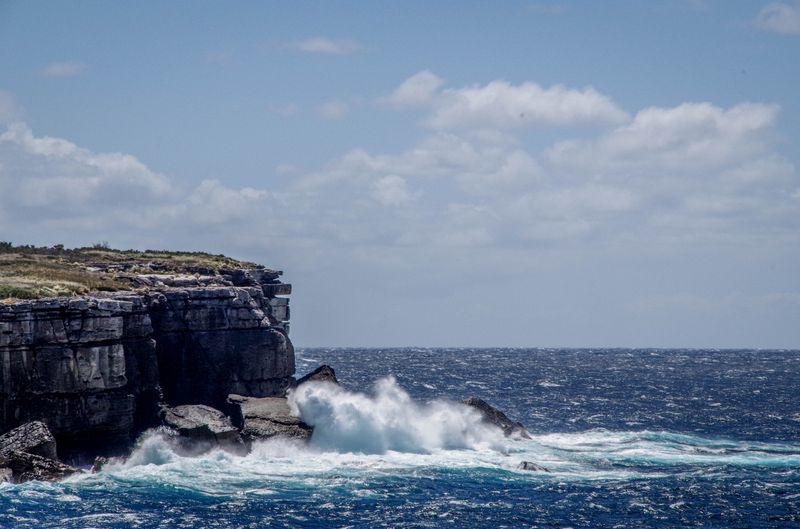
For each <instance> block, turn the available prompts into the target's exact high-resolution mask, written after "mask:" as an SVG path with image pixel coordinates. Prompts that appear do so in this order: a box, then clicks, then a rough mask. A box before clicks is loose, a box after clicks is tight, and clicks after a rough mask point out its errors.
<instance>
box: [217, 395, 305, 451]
mask: <svg viewBox="0 0 800 529" xmlns="http://www.w3.org/2000/svg"><path fill="white" fill-rule="evenodd" d="M228 402H229V403H230V404H231V405H232V406H233V407H237V408H239V412H238V416H240V417H241V424H242V437H244V439H245V440H246V441H248V442H252V441H257V440H263V439H269V438H271V437H286V438H291V439H301V440H308V439H309V438H310V437H311V433H312V428H311V427H310V426H309V425H307V424H306V423H304V422H303V421H301V420H300V418H299V417H297V416H296V415H293V414H292V411H291V409H290V408H289V403H288V401H287V400H286V399H285V398H283V397H264V398H248V397H242V396H241V395H230V396H229V397H228Z"/></svg>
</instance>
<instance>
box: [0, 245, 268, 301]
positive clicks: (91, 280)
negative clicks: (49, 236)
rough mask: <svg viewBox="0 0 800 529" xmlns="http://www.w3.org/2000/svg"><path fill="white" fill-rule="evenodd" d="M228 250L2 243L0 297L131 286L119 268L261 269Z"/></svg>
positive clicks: (165, 270)
mask: <svg viewBox="0 0 800 529" xmlns="http://www.w3.org/2000/svg"><path fill="white" fill-rule="evenodd" d="M257 267H259V265H257V264H255V263H249V262H245V261H237V260H235V259H231V258H230V257H225V256H224V255H212V254H208V253H203V252H171V251H156V250H145V251H136V250H113V249H111V248H108V247H107V245H105V244H97V245H94V246H91V247H85V248H64V246H62V245H60V244H57V245H55V246H51V247H47V246H41V247H37V246H14V245H13V244H11V243H10V242H0V302H4V301H5V302H8V301H14V300H18V299H38V298H48V297H56V296H72V295H77V294H85V293H87V292H92V291H107V292H113V291H118V290H130V289H131V285H130V283H128V282H126V281H124V280H120V279H119V277H118V274H119V273H122V272H124V273H133V274H136V273H146V274H170V273H172V274H183V273H197V271H198V270H201V271H202V273H204V274H208V273H214V272H216V271H218V270H221V269H226V268H257Z"/></svg>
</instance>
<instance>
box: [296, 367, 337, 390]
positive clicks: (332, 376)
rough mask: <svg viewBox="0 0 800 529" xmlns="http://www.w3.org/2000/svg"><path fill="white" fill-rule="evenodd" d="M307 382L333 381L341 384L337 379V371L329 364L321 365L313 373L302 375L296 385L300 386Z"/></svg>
mask: <svg viewBox="0 0 800 529" xmlns="http://www.w3.org/2000/svg"><path fill="white" fill-rule="evenodd" d="M306 382H332V383H334V384H336V385H339V381H338V380H337V379H336V372H335V371H334V370H333V368H332V367H331V366H329V365H321V366H319V367H318V368H316V369H315V370H314V371H312V372H311V373H309V374H307V375H305V376H303V377H301V378H300V380H298V381H297V383H296V384H295V385H294V387H299V386H300V385H302V384H305V383H306Z"/></svg>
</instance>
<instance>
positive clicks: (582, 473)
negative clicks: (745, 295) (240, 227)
mask: <svg viewBox="0 0 800 529" xmlns="http://www.w3.org/2000/svg"><path fill="white" fill-rule="evenodd" d="M320 364H329V365H331V366H333V367H334V368H335V369H336V373H337V376H338V377H339V380H340V382H341V383H342V384H343V386H344V388H345V389H341V390H336V389H331V388H330V387H325V386H321V387H312V388H310V389H308V390H306V391H302V392H298V394H296V395H295V396H294V397H293V404H294V405H295V406H296V407H297V409H299V410H300V411H301V412H302V413H303V417H304V418H305V419H306V420H308V421H309V422H313V423H314V424H315V427H316V430H315V434H314V438H313V439H312V442H311V444H310V445H309V446H301V445H297V444H293V443H291V442H288V441H273V442H265V443H261V444H257V445H256V446H255V447H254V449H253V451H252V452H251V453H250V454H249V455H247V456H236V455H232V454H229V453H226V452H224V451H214V452H210V453H208V454H205V455H203V456H199V457H193V458H192V457H182V456H181V455H179V454H177V453H175V451H173V450H172V448H171V445H170V443H169V442H168V441H167V440H166V439H165V438H164V437H163V436H161V435H160V434H159V433H158V432H151V433H148V434H145V435H144V436H143V437H142V438H141V439H140V440H139V443H138V446H137V448H136V449H135V450H134V452H133V454H132V455H131V457H130V458H129V459H128V460H127V461H125V462H120V463H114V464H111V465H109V466H108V467H106V468H105V469H104V470H103V471H101V472H99V473H97V474H87V475H82V476H78V477H74V478H70V479H69V480H67V481H64V482H58V483H38V482H32V483H25V484H20V485H9V484H3V485H0V527H2V528H6V527H14V528H36V529H39V528H81V529H85V528H123V527H124V528H226V529H228V528H264V527H296V528H301V527H313V528H372V527H376V528H377V527H394V528H399V527H415V528H416V527H433V528H438V527H452V528H492V529H496V528H503V527H509V528H518V527H542V528H562V529H563V528H570V527H571V528H578V527H580V528H638V527H641V528H645V527H646V528H678V527H681V528H683V527H703V528H712V527H713V528H726V529H729V528H800V351H766V350H760V351H752V350H737V351H733V350H722V351H719V350H651V349H642V350H631V349H501V348H496V349H417V348H414V349H298V351H297V372H298V375H302V374H304V373H306V372H308V371H310V370H312V369H313V368H315V367H317V366H318V365H320ZM471 395H475V396H478V397H481V398H483V399H484V400H486V401H488V402H489V403H490V404H492V405H494V406H496V407H498V408H499V409H501V410H503V411H505V412H506V414H507V415H509V416H510V417H511V418H513V419H515V420H519V421H521V422H522V423H523V424H524V425H525V426H526V427H527V428H528V430H529V431H530V432H531V434H532V439H506V438H503V437H502V436H501V435H498V434H497V432H495V431H493V430H491V429H489V428H486V427H485V426H483V425H482V424H480V423H479V422H477V421H476V420H475V417H474V415H473V414H471V413H469V412H467V411H465V408H464V407H462V406H459V405H456V404H454V403H453V401H457V400H461V399H463V398H465V397H468V396H471ZM522 461H530V462H533V463H536V464H538V465H541V466H543V467H545V468H546V469H547V470H549V472H544V471H541V472H530V471H525V470H520V469H518V468H517V467H518V465H519V464H520V463H521V462H522Z"/></svg>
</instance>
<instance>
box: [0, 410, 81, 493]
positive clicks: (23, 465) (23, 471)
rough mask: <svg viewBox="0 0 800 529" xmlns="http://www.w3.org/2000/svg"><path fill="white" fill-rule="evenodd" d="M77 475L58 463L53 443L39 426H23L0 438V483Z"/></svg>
mask: <svg viewBox="0 0 800 529" xmlns="http://www.w3.org/2000/svg"><path fill="white" fill-rule="evenodd" d="M77 472H79V470H78V469H76V468H73V467H71V466H69V465H65V464H63V463H61V462H60V461H58V459H57V455H56V441H55V439H54V438H53V435H52V434H51V433H50V431H49V430H48V429H47V426H45V424H44V423H42V422H38V421H34V422H30V423H26V424H23V425H21V426H18V427H17V428H14V429H13V430H11V431H9V432H7V433H5V434H3V435H2V436H0V482H2V481H11V482H16V483H20V482H23V481H30V480H34V479H37V480H53V479H61V478H64V477H67V476H69V475H72V474H75V473H77Z"/></svg>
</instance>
